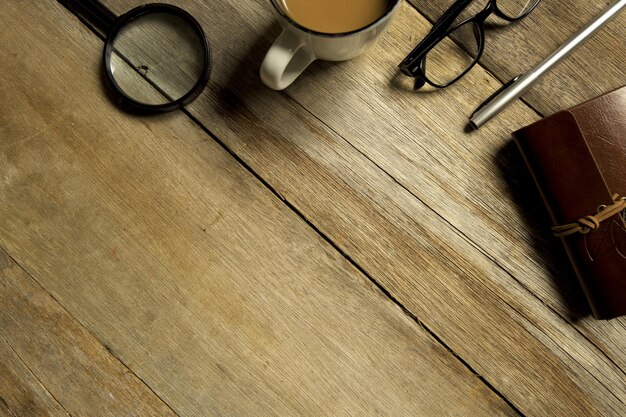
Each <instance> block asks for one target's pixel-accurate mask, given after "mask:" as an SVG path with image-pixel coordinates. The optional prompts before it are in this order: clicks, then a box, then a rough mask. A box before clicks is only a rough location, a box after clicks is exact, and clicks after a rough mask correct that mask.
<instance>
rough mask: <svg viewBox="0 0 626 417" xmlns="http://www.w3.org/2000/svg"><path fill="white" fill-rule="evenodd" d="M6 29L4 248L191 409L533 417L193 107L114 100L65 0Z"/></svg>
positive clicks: (0, 194)
mask: <svg viewBox="0 0 626 417" xmlns="http://www.w3.org/2000/svg"><path fill="white" fill-rule="evenodd" d="M0 24H1V25H2V27H3V30H2V31H0V45H2V47H0V54H2V55H0V62H1V63H2V68H1V69H0V84H2V85H3V86H5V90H4V92H5V100H4V101H2V102H1V103H0V126H1V127H0V129H1V130H0V140H1V141H0V167H1V169H2V171H1V174H0V178H1V179H2V180H1V181H0V201H3V202H10V204H2V205H0V230H2V234H0V242H1V244H2V245H3V246H5V247H6V248H7V251H8V252H9V253H11V255H12V256H13V257H14V258H15V259H16V260H17V261H18V262H19V263H20V265H22V266H23V267H24V268H25V270H27V271H28V272H29V274H31V275H32V276H33V277H34V278H35V279H37V281H38V282H40V283H41V284H42V286H43V287H44V288H45V289H46V290H47V291H49V292H50V293H51V295H52V296H53V297H54V298H55V299H56V300H58V301H59V302H60V303H61V304H62V305H63V307H64V308H65V309H66V310H67V311H68V313H70V314H71V315H72V316H73V317H76V318H77V319H78V320H80V322H81V323H82V324H84V325H85V327H86V328H88V329H90V331H92V332H93V334H94V335H95V336H96V337H97V338H98V340H100V341H102V343H106V345H107V346H108V347H109V349H110V350H111V351H112V352H113V353H114V354H115V356H116V357H118V358H120V360H121V361H123V363H125V364H126V365H127V366H128V367H129V369H132V370H133V371H134V372H136V374H137V375H138V376H140V377H141V378H142V380H144V381H145V382H146V383H147V384H149V386H150V387H151V388H152V389H153V390H154V391H155V392H156V393H157V394H158V395H159V396H160V397H161V398H163V399H164V401H166V402H167V404H169V405H171V407H172V409H173V410H174V411H176V412H177V413H180V414H182V415H198V416H206V415H238V416H242V415H252V416H258V415H332V416H340V415H358V416H362V415H382V414H386V415H393V416H400V415H406V416H419V415H424V416H431V415H454V416H476V415H516V412H515V411H514V410H513V409H511V408H510V407H509V406H508V405H507V404H506V403H505V402H504V401H503V400H502V399H501V398H499V397H498V396H497V395H496V394H495V393H494V392H493V391H492V390H490V389H489V388H488V387H487V386H486V385H485V384H484V383H483V382H482V381H481V380H480V379H479V378H477V377H476V376H475V375H474V374H472V373H471V372H470V371H469V370H468V369H467V368H466V367H465V366H464V365H463V364H462V363H461V362H460V361H459V360H458V359H457V358H455V357H454V356H453V355H452V354H451V353H450V352H449V351H448V350H446V349H445V348H444V347H443V346H442V345H441V344H440V343H439V342H438V341H437V340H435V339H434V338H433V337H432V336H431V335H429V334H428V333H427V332H426V331H425V330H424V329H423V328H422V327H420V326H419V325H418V324H417V323H416V322H415V321H414V320H412V319H411V318H410V317H408V316H407V315H406V314H405V312H404V311H402V310H401V309H400V308H399V307H398V306H396V305H395V304H394V303H393V302H391V301H390V300H389V299H388V297H387V296H385V295H384V294H383V293H382V292H381V291H380V290H379V289H378V288H377V287H375V286H374V285H373V284H372V283H370V282H369V281H368V280H367V278H366V277H364V276H363V275H362V274H361V273H360V272H359V271H357V270H356V268H354V267H353V266H352V265H351V264H350V263H348V262H347V261H346V259H345V258H344V257H343V256H341V255H340V254H339V253H338V252H337V251H336V250H335V249H333V248H332V247H331V245H330V244H328V243H327V242H325V241H324V240H323V239H322V238H321V237H320V236H319V235H318V234H317V233H316V232H315V231H313V230H312V229H311V228H310V227H309V226H308V225H307V224H306V223H305V222H304V221H302V219H300V218H299V217H298V216H296V215H295V214H294V213H293V212H292V211H291V210H290V209H288V208H287V207H286V205H285V204H284V203H283V202H282V201H280V199H278V198H276V196H275V195H273V194H272V193H271V192H270V191H268V190H267V189H266V188H265V187H264V186H263V185H262V184H261V183H260V182H259V181H258V180H257V179H255V178H254V177H253V176H252V175H250V173H248V172H246V171H245V170H244V169H243V168H242V167H241V166H240V165H239V164H238V163H237V162H236V161H235V160H234V159H233V158H232V157H231V156H230V155H229V154H228V153H227V152H225V151H224V150H223V149H222V148H221V147H219V146H218V145H217V144H216V143H215V142H214V141H212V140H211V139H210V137H209V136H207V134H206V133H205V132H204V131H203V130H202V129H200V128H199V127H198V126H196V125H195V124H193V123H192V122H191V121H190V120H189V119H188V118H187V116H185V115H184V114H180V113H179V114H169V115H162V116H158V117H150V118H137V117H132V116H128V115H126V114H124V113H122V112H120V111H119V110H117V109H115V108H114V107H113V106H111V104H110V102H109V101H108V100H107V99H106V97H105V95H104V94H103V92H102V91H101V90H100V87H99V82H100V79H99V77H98V68H99V57H100V54H99V46H101V44H100V42H99V41H98V40H97V39H96V38H95V37H93V36H92V35H91V34H90V32H89V31H87V30H86V29H85V28H84V27H82V26H81V25H80V23H79V22H78V21H76V20H75V19H73V18H72V17H71V15H70V14H69V13H68V12H67V11H65V10H64V9H63V8H62V7H60V6H59V5H58V4H57V3H55V2H53V1H42V2H37V3H18V2H12V3H9V4H8V5H7V6H6V7H5V8H4V10H3V13H2V15H1V17H0ZM11 56H12V57H13V59H12V60H11V61H9V60H8V58H9V57H11ZM7 62H8V64H7ZM42 62H45V65H43V64H42ZM68 75H71V76H68ZM7 103H9V104H7ZM26 117H27V119H26ZM23 122H24V123H23Z"/></svg>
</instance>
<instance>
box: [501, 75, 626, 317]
mask: <svg viewBox="0 0 626 417" xmlns="http://www.w3.org/2000/svg"><path fill="white" fill-rule="evenodd" d="M513 136H514V138H515V141H516V142H517V144H518V146H519V148H520V150H521V151H522V154H523V156H524V159H525V161H526V164H527V165H528V168H529V169H530V171H531V173H532V175H533V177H534V179H535V182H536V183H537V186H538V188H539V191H540V192H541V195H542V197H543V200H544V202H545V205H546V207H547V208H548V211H549V212H550V216H551V218H552V222H553V223H554V226H557V225H566V224H567V225H571V224H574V225H578V226H577V230H578V229H580V230H578V232H576V233H572V234H571V235H569V236H566V237H563V238H562V240H563V243H564V245H565V249H566V251H567V253H568V255H569V257H570V259H571V261H572V264H573V266H574V270H575V271H576V274H577V275H578V278H579V280H580V282H581V285H582V287H583V289H584V291H585V294H586V295H587V298H588V300H589V303H590V305H591V308H592V311H593V314H594V316H595V317H596V318H598V319H611V318H615V317H618V316H622V315H626V221H625V214H624V213H625V212H624V211H621V212H617V213H616V214H615V215H612V216H611V217H609V218H607V219H604V220H603V221H602V222H601V223H598V222H597V220H594V219H595V218H596V217H598V215H599V214H600V213H602V211H603V210H605V209H606V207H623V202H622V203H621V205H620V202H621V198H622V197H624V196H626V87H622V88H621V89H618V90H615V91H613V92H611V93H608V94H606V95H603V96H601V97H598V98H596V99H593V100H591V101H588V102H586V103H583V104H581V105H579V106H576V107H574V108H572V109H570V110H568V111H562V112H559V113H556V114H554V115H552V116H549V117H547V118H545V119H543V120H540V121H539V122H537V123H534V124H532V125H530V126H528V127H525V128H523V129H521V130H519V131H517V132H515V133H514V134H513ZM605 214H606V212H605ZM591 216H593V218H592V217H591ZM585 218H586V219H587V220H585ZM581 219H582V220H581ZM594 222H595V225H594V224H593V223H594Z"/></svg>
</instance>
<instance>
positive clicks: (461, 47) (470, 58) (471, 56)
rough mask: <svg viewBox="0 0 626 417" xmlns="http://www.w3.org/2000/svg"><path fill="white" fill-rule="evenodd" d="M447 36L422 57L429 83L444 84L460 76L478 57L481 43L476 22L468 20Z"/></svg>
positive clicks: (441, 85)
mask: <svg viewBox="0 0 626 417" xmlns="http://www.w3.org/2000/svg"><path fill="white" fill-rule="evenodd" d="M449 36H450V37H451V38H454V39H455V42H453V41H451V40H450V39H444V40H442V41H441V42H439V43H437V44H436V45H435V46H434V47H433V48H432V49H431V50H430V51H428V53H427V54H426V56H425V57H424V60H425V61H424V62H425V64H424V65H425V68H424V69H425V70H426V71H425V72H426V73H427V74H428V79H429V80H430V82H431V83H433V84H436V85H438V86H440V87H443V86H446V85H448V84H450V83H451V82H453V81H455V80H456V79H457V78H459V77H460V76H462V75H463V74H464V73H465V72H467V70H468V69H469V68H470V67H472V65H473V64H474V63H475V62H476V60H477V58H478V54H479V51H480V43H481V33H480V28H479V27H478V24H477V23H474V22H468V23H465V24H463V25H461V26H458V27H457V28H456V29H454V30H453V31H452V32H450V34H449Z"/></svg>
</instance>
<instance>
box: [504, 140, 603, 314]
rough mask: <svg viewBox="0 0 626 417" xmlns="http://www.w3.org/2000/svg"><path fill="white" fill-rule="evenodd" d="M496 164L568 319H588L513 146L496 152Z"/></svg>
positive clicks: (577, 285)
mask: <svg viewBox="0 0 626 417" xmlns="http://www.w3.org/2000/svg"><path fill="white" fill-rule="evenodd" d="M496 163H497V166H498V168H499V169H500V173H501V175H502V176H503V178H504V179H505V180H506V183H507V185H508V191H509V196H510V198H511V200H512V201H513V202H514V203H515V206H516V207H517V209H518V211H519V213H520V214H521V216H522V218H523V219H524V221H525V224H526V227H527V228H528V231H529V236H530V237H531V239H532V242H531V244H532V247H533V248H534V250H535V251H536V252H537V254H539V257H540V259H541V261H542V263H543V265H545V268H546V270H547V271H548V272H549V274H550V277H551V279H552V280H553V282H554V283H555V284H556V288H557V289H558V290H559V293H560V294H561V297H562V300H563V302H564V304H565V306H566V307H567V310H568V312H569V314H568V318H569V319H570V320H572V321H577V320H579V319H581V318H583V317H585V316H588V315H590V314H591V309H590V307H589V303H588V302H587V300H586V298H585V294H584V292H583V289H582V287H581V285H580V283H579V282H578V278H577V277H576V274H575V272H574V270H573V268H572V266H571V264H570V262H569V259H568V257H567V254H566V253H565V250H564V248H563V246H562V245H561V242H560V241H559V240H558V239H556V238H554V237H553V236H552V235H551V233H550V227H551V222H550V218H549V216H548V212H547V210H546V209H545V206H544V204H543V200H542V199H541V196H540V194H539V191H538V190H537V188H536V186H535V183H534V181H533V179H532V177H531V176H530V173H529V172H528V170H527V168H526V166H525V164H524V160H523V159H522V156H521V154H520V152H519V150H518V148H517V145H516V144H515V142H513V141H509V142H508V143H507V145H506V146H505V147H504V148H502V149H501V150H500V152H498V154H497V156H496Z"/></svg>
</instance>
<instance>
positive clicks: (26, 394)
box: [0, 334, 69, 417]
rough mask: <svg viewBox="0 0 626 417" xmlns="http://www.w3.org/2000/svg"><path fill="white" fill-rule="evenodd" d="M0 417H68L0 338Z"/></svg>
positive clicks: (1, 336)
mask: <svg viewBox="0 0 626 417" xmlns="http://www.w3.org/2000/svg"><path fill="white" fill-rule="evenodd" d="M0 416H3V417H5V416H6V417H21V416H32V417H40V416H69V414H68V413H67V412H65V410H63V407H61V405H60V404H59V403H58V402H57V401H56V400H55V399H54V398H53V397H52V396H51V395H50V393H49V392H48V391H46V389H45V387H43V386H42V385H41V384H40V383H39V381H38V380H37V378H36V377H35V376H34V375H33V374H32V372H31V371H30V369H28V367H27V366H26V364H24V362H23V361H22V359H21V358H20V357H19V356H18V355H17V354H16V353H15V351H14V350H13V348H12V347H11V346H9V344H8V343H7V341H6V339H5V338H4V336H3V335H1V334H0Z"/></svg>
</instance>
